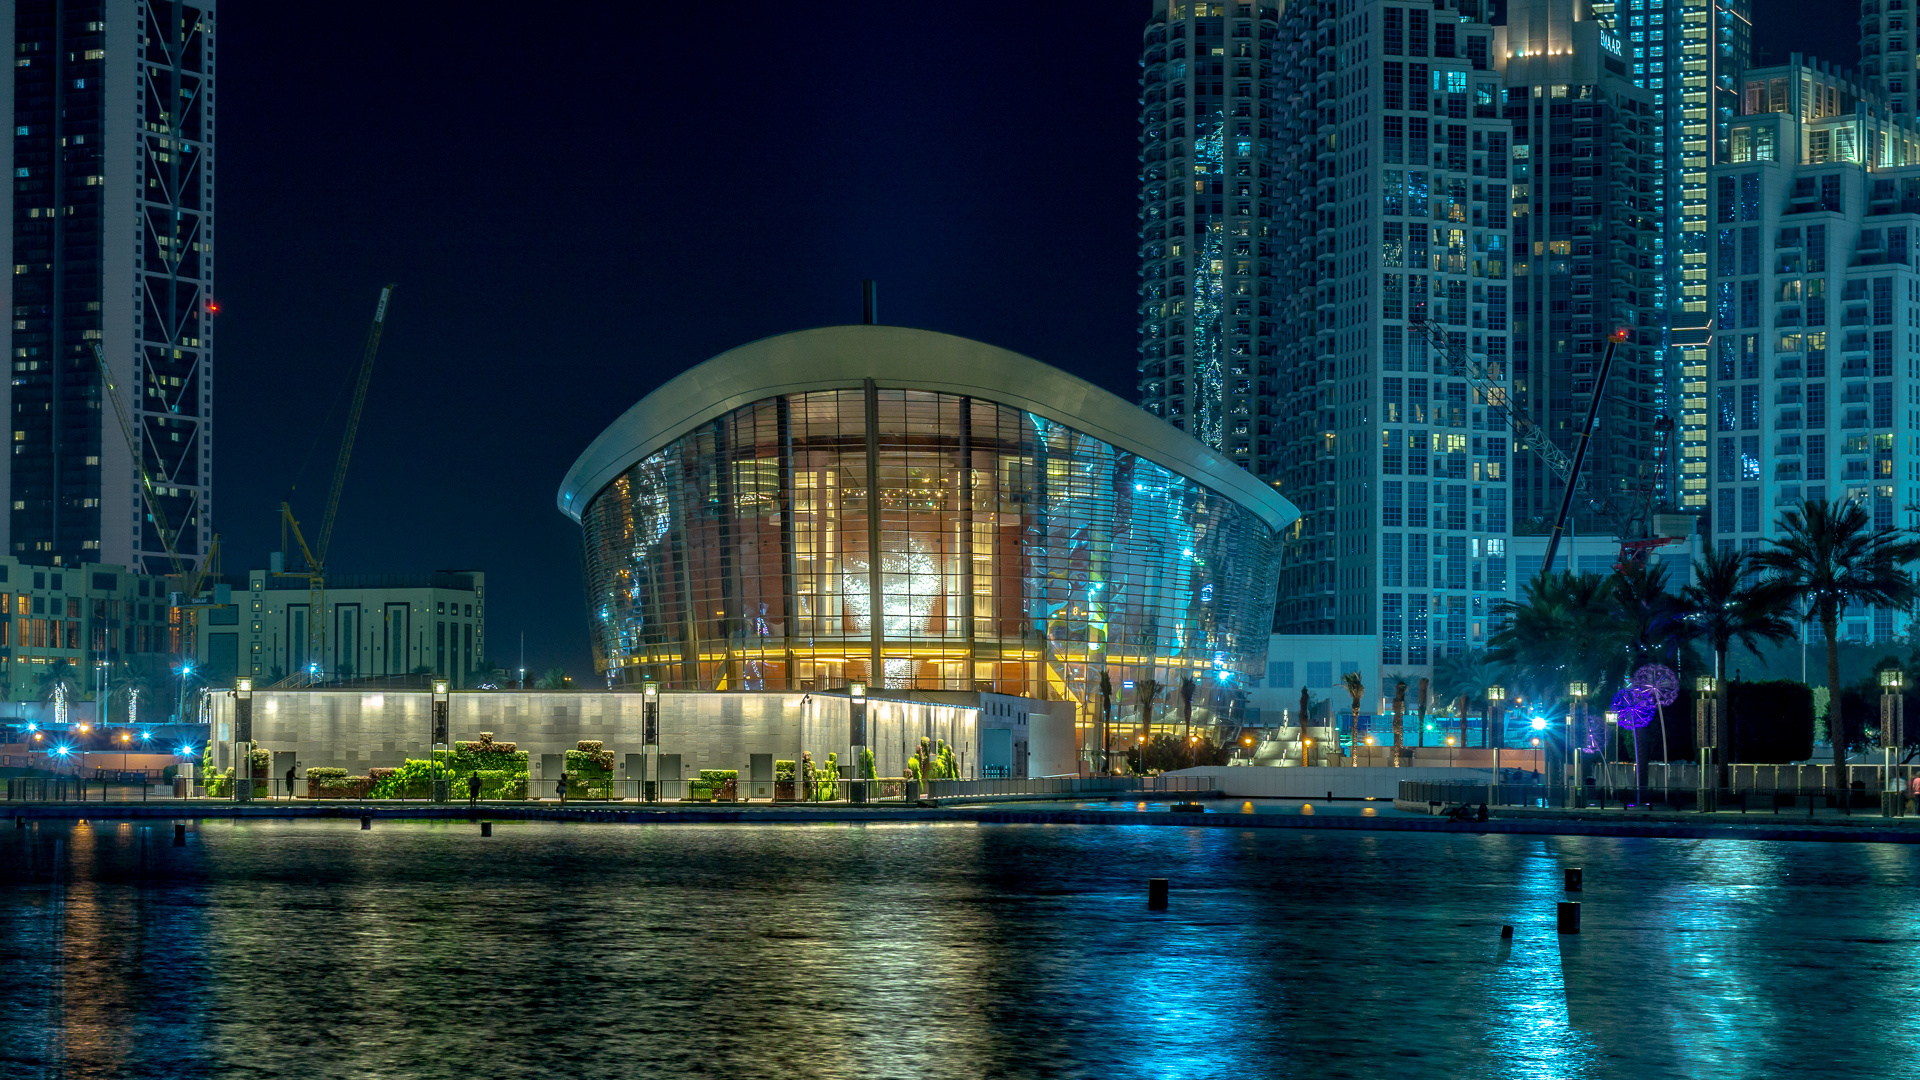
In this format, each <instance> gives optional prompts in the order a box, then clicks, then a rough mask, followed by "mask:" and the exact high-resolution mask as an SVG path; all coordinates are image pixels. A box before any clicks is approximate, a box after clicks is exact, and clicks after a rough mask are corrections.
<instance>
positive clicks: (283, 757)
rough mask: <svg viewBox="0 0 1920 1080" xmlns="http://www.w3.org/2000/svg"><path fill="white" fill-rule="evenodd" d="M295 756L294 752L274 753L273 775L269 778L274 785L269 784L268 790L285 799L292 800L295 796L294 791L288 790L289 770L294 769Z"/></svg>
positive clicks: (276, 751) (282, 751) (277, 751)
mask: <svg viewBox="0 0 1920 1080" xmlns="http://www.w3.org/2000/svg"><path fill="white" fill-rule="evenodd" d="M294 756H295V755H294V752H293V751H291V750H275V751H274V752H273V775H272V776H271V777H269V779H271V780H272V781H273V783H271V784H268V785H267V788H268V790H270V791H272V792H273V793H274V794H275V795H278V796H281V797H283V798H292V797H293V794H294V793H293V792H292V791H288V790H287V770H288V769H291V768H293V765H294Z"/></svg>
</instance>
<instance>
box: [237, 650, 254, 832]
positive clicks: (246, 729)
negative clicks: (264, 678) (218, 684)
mask: <svg viewBox="0 0 1920 1080" xmlns="http://www.w3.org/2000/svg"><path fill="white" fill-rule="evenodd" d="M252 798H253V680H252V679H250V678H248V677H246V676H244V675H243V676H241V677H240V678H238V679H235V680H233V801H234V802H248V801H251V800H252Z"/></svg>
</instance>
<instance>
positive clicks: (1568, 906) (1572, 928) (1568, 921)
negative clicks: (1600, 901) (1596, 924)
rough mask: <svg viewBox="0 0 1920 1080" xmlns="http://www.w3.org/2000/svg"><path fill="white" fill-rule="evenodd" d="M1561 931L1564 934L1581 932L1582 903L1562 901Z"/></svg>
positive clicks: (1560, 908)
mask: <svg viewBox="0 0 1920 1080" xmlns="http://www.w3.org/2000/svg"><path fill="white" fill-rule="evenodd" d="M1558 913H1559V914H1558V921H1559V930H1560V932H1561V933H1563V934H1577V933H1579V932H1580V901H1578V900H1562V901H1560V904H1559V908H1558Z"/></svg>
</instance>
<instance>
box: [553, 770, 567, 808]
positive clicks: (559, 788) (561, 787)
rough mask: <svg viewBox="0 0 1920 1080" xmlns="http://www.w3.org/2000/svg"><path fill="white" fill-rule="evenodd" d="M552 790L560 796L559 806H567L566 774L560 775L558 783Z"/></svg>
mask: <svg viewBox="0 0 1920 1080" xmlns="http://www.w3.org/2000/svg"><path fill="white" fill-rule="evenodd" d="M553 789H554V791H555V792H557V793H559V795H560V805H561V806H565V805H567V774H566V773H564V772H562V773H561V774H560V782H559V783H557V784H555V785H553Z"/></svg>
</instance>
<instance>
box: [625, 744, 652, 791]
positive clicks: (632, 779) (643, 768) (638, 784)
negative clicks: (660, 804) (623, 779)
mask: <svg viewBox="0 0 1920 1080" xmlns="http://www.w3.org/2000/svg"><path fill="white" fill-rule="evenodd" d="M646 780H647V755H645V754H628V755H627V781H628V782H627V785H626V796H627V797H631V798H635V799H644V798H646V797H647V784H646Z"/></svg>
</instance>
